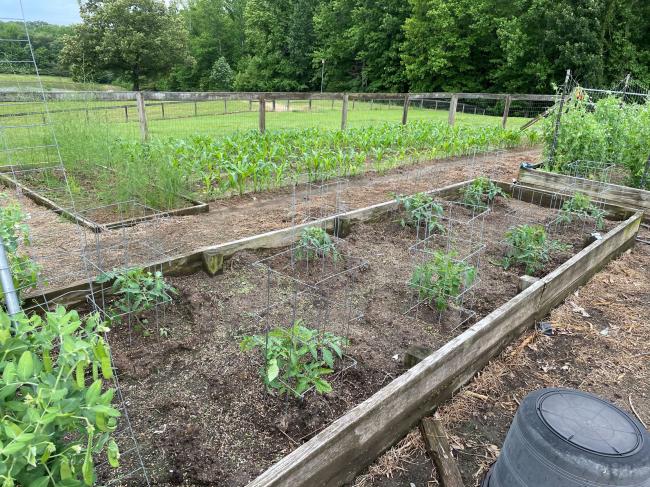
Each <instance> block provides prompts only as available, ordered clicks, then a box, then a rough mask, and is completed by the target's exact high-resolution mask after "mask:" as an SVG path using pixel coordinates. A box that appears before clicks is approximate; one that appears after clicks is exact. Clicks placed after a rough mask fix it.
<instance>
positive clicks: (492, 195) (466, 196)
mask: <svg viewBox="0 0 650 487" xmlns="http://www.w3.org/2000/svg"><path fill="white" fill-rule="evenodd" d="M462 193H463V203H465V204H467V205H471V206H474V207H477V208H480V209H483V208H487V204H492V203H493V202H494V201H495V200H496V198H497V196H501V197H503V198H507V197H508V195H507V194H506V193H505V192H504V191H503V190H502V189H501V188H500V187H499V186H497V185H496V184H495V183H494V182H493V181H491V180H490V179H489V178H486V177H484V176H481V177H478V178H476V179H475V180H474V181H472V182H471V183H470V185H469V186H467V187H466V188H464V189H463V190H462ZM486 203H487V204H486Z"/></svg>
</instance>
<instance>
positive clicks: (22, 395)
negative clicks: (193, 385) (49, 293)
mask: <svg viewBox="0 0 650 487" xmlns="http://www.w3.org/2000/svg"><path fill="white" fill-rule="evenodd" d="M105 331H108V328H106V326H105V324H104V323H102V322H101V321H100V320H99V318H98V316H97V315H91V316H89V317H87V318H85V319H82V318H80V317H79V315H78V314H77V312H76V311H66V310H65V308H63V307H61V306H59V307H57V308H56V310H55V311H54V312H51V313H46V314H45V316H43V317H41V316H39V315H36V314H35V315H32V316H30V317H28V316H26V315H25V314H24V313H19V314H18V315H15V316H13V317H12V318H11V319H10V318H9V316H8V315H7V314H6V313H5V312H4V311H2V310H0V348H1V349H2V350H3V354H2V355H0V370H2V375H1V376H0V410H1V411H2V415H3V417H2V428H0V481H1V482H2V485H3V486H4V487H9V486H14V485H16V486H18V485H21V486H32V487H48V486H50V485H61V486H63V485H70V486H72V485H76V486H80V485H88V486H90V485H94V483H95V481H96V474H95V465H94V462H95V459H97V458H99V456H100V455H106V458H107V460H108V463H109V464H110V465H111V466H112V467H118V466H119V457H120V453H119V448H118V446H117V443H116V442H115V441H114V440H113V439H112V438H111V434H112V433H113V432H114V431H115V429H116V427H117V421H118V417H119V416H120V413H119V411H118V410H117V409H115V408H114V407H113V406H112V402H113V395H114V390H113V389H111V388H106V387H105V383H104V381H105V380H110V379H112V378H113V370H112V368H111V361H110V353H109V349H108V345H107V344H106V343H105V342H104V339H103V338H102V333H103V332H105Z"/></svg>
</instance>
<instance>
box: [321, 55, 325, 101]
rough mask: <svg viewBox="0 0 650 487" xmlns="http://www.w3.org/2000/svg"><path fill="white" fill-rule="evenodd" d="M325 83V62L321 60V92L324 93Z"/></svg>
mask: <svg viewBox="0 0 650 487" xmlns="http://www.w3.org/2000/svg"><path fill="white" fill-rule="evenodd" d="M324 81H325V60H324V59H321V68H320V92H321V93H323V82H324Z"/></svg>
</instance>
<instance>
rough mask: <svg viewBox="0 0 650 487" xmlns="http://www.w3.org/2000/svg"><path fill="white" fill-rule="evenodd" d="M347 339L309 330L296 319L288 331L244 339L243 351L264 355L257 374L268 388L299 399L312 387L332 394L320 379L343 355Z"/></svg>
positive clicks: (241, 345) (283, 329)
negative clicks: (336, 358)
mask: <svg viewBox="0 0 650 487" xmlns="http://www.w3.org/2000/svg"><path fill="white" fill-rule="evenodd" d="M345 345H347V340H346V339H345V338H343V337H339V336H336V335H334V334H332V333H327V332H321V331H319V330H312V329H310V328H307V327H305V326H304V325H303V323H302V321H300V320H297V321H296V322H295V323H294V324H293V326H291V327H289V328H282V327H278V328H275V329H273V330H271V331H269V332H268V334H266V335H254V336H246V337H244V338H243V340H242V341H241V343H240V347H241V349H242V350H243V351H245V352H248V351H250V350H254V349H259V350H260V351H261V352H262V354H263V356H264V361H265V363H264V366H263V367H262V368H261V369H260V375H261V376H262V379H263V380H264V384H266V386H267V387H268V388H269V389H273V390H276V391H278V394H280V395H282V394H293V395H294V396H295V397H300V396H302V395H303V394H304V393H305V392H306V391H307V390H308V389H310V388H311V387H313V388H314V389H315V390H316V392H319V393H321V394H326V393H329V392H332V385H331V384H330V383H329V382H327V381H326V380H325V379H324V376H326V375H329V374H331V373H332V372H333V369H334V360H335V357H338V358H341V357H342V356H343V352H342V347H344V346H345Z"/></svg>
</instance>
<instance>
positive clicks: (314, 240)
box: [296, 227, 340, 261]
mask: <svg viewBox="0 0 650 487" xmlns="http://www.w3.org/2000/svg"><path fill="white" fill-rule="evenodd" d="M316 257H320V258H325V257H331V258H332V260H333V261H337V260H338V259H339V257H340V254H339V251H338V250H337V249H336V245H335V244H334V242H333V241H332V238H331V237H330V236H329V234H328V233H327V232H326V231H325V230H323V229H322V228H320V227H307V228H305V229H304V230H303V231H302V232H301V233H300V239H299V240H298V246H297V248H296V258H297V259H298V260H308V259H313V258H316Z"/></svg>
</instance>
